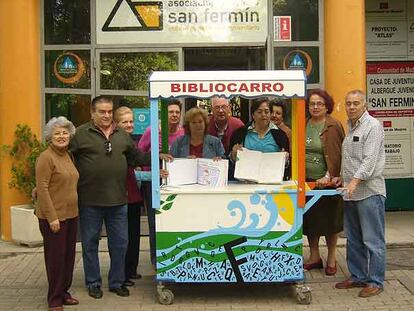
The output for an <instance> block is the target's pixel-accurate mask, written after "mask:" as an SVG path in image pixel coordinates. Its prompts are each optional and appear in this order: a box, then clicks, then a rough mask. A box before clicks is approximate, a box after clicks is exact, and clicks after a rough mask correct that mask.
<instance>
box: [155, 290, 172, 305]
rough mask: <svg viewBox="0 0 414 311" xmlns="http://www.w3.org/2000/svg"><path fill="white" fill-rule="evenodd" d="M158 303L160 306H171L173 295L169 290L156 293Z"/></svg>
mask: <svg viewBox="0 0 414 311" xmlns="http://www.w3.org/2000/svg"><path fill="white" fill-rule="evenodd" d="M158 301H159V303H160V304H162V305H171V304H173V302H174V294H173V292H172V291H171V290H169V289H166V288H164V289H163V290H162V291H160V292H159V293H158Z"/></svg>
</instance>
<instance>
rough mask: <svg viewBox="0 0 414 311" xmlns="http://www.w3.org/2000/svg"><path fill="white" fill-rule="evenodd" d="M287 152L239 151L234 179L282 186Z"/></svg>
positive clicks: (244, 149)
mask: <svg viewBox="0 0 414 311" xmlns="http://www.w3.org/2000/svg"><path fill="white" fill-rule="evenodd" d="M286 157H287V153H286V152H268V153H263V152H260V151H254V150H249V149H246V148H243V150H239V151H237V161H236V168H235V171H234V177H235V178H237V179H240V180H247V181H252V182H257V183H259V184H281V183H282V182H283V175H284V172H285V162H286Z"/></svg>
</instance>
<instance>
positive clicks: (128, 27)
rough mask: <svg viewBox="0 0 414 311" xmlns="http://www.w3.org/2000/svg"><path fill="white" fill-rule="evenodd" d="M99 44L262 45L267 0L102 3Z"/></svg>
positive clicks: (99, 4)
mask: <svg viewBox="0 0 414 311" xmlns="http://www.w3.org/2000/svg"><path fill="white" fill-rule="evenodd" d="M96 20H97V25H96V27H97V43H98V44H134V43H140V44H143V43H150V44H154V43H160V42H162V43H180V44H195V43H209V44H212V43H256V44H264V43H265V41H266V35H267V1H266V0H232V1H222V0H163V1H133V0H96Z"/></svg>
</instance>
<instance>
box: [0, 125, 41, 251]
mask: <svg viewBox="0 0 414 311" xmlns="http://www.w3.org/2000/svg"><path fill="white" fill-rule="evenodd" d="M2 149H3V150H2V153H3V156H10V158H11V160H12V164H11V180H10V182H9V187H10V188H15V189H17V190H18V191H19V192H20V193H21V194H23V195H24V196H25V197H26V198H27V201H28V202H30V203H31V204H24V205H16V206H11V207H10V214H11V231H12V239H13V240H14V241H15V242H17V243H21V244H25V245H28V246H35V245H39V244H41V243H42V236H41V234H40V231H39V225H38V221H37V218H36V216H35V215H34V205H33V201H32V190H33V188H34V187H35V186H36V179H35V165H36V159H37V158H38V156H39V155H40V153H41V152H42V151H43V150H45V149H46V144H45V143H42V142H41V141H40V140H39V139H38V138H37V136H36V135H35V134H34V133H33V132H32V130H31V129H30V127H29V126H28V125H26V124H18V125H17V127H16V130H15V132H14V141H13V144H12V145H3V146H2Z"/></svg>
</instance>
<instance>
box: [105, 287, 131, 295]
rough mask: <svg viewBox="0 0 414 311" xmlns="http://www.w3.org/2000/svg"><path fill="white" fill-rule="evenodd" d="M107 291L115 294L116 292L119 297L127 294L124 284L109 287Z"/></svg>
mask: <svg viewBox="0 0 414 311" xmlns="http://www.w3.org/2000/svg"><path fill="white" fill-rule="evenodd" d="M109 291H110V292H113V293H115V294H117V295H118V296H121V297H128V296H129V290H128V288H126V287H125V286H120V287H116V288H110V289H109Z"/></svg>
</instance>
